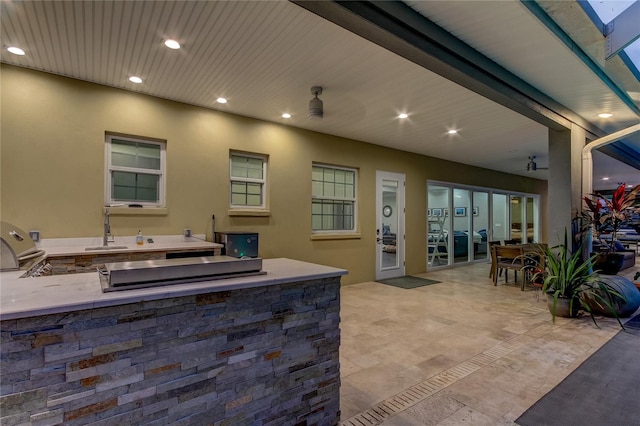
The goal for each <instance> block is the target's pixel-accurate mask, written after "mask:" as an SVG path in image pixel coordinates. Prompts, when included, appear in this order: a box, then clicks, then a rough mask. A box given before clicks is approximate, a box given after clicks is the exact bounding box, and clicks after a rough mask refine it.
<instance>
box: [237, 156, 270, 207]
mask: <svg viewBox="0 0 640 426" xmlns="http://www.w3.org/2000/svg"><path fill="white" fill-rule="evenodd" d="M229 165H230V173H229V175H230V180H231V184H230V194H229V199H230V205H231V208H232V209H233V208H251V209H264V208H265V206H266V202H265V188H266V183H267V159H266V157H264V156H259V155H251V154H239V153H232V154H231V158H230V161H229Z"/></svg>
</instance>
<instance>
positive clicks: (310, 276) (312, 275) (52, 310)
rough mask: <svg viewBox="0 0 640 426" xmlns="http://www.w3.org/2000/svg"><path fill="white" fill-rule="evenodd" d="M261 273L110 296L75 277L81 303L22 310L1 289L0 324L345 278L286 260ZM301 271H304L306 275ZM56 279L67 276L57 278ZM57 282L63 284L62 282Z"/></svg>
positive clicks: (268, 264)
mask: <svg viewBox="0 0 640 426" xmlns="http://www.w3.org/2000/svg"><path fill="white" fill-rule="evenodd" d="M287 267H290V268H292V269H295V271H292V272H289V273H287V272H284V271H283V269H284V268H287ZM263 270H264V271H265V272H266V274H265V275H256V276H249V277H238V278H228V279H222V280H208V281H201V282H194V283H184V284H175V285H170V286H159V287H149V288H144V289H131V290H122V291H116V292H110V293H103V292H102V289H101V287H100V282H99V279H98V277H97V275H96V274H93V273H87V274H75V276H73V277H69V278H73V279H74V280H76V281H77V280H78V279H79V278H78V277H80V278H83V277H84V276H86V280H82V283H78V282H76V283H71V284H68V288H67V289H66V290H68V291H69V292H71V293H72V294H73V293H75V294H76V297H79V296H78V293H77V292H80V293H81V294H82V297H83V298H84V300H77V301H73V300H69V301H68V302H67V301H66V302H58V303H55V302H53V303H51V304H50V305H49V306H33V307H22V308H15V309H14V310H11V309H9V307H8V306H7V304H6V300H4V298H5V297H8V296H7V294H6V292H5V291H4V290H5V289H4V288H3V291H2V294H1V299H2V310H1V311H0V321H7V320H16V319H21V318H27V317H34V316H41V315H50V314H59V313H66V312H73V311H79V310H84V309H96V308H105V307H110V306H117V305H123V304H128V303H138V302H142V301H152V300H160V299H167V298H173V297H183V296H192V295H197V294H205V293H211V292H219V291H229V290H241V289H245V288H255V287H263V286H272V285H278V284H285V283H294V282H297V281H308V280H316V279H323V278H331V277H338V276H342V275H347V274H348V271H347V270H344V269H339V268H334V267H330V266H324V265H318V264H313V263H308V262H303V261H298V260H293V259H286V258H280V259H265V260H263ZM304 270H306V272H305V271H304ZM58 277H68V276H65V275H60V276H58ZM44 278H47V277H44ZM42 279H43V278H23V279H22V278H20V279H18V280H20V281H21V282H23V283H24V284H28V283H27V282H26V281H22V280H42ZM59 279H60V280H63V281H64V278H59ZM11 281H12V284H13V285H15V280H11ZM42 282H43V281H42ZM0 285H2V283H0ZM61 285H65V284H64V283H62V284H57V285H40V286H39V287H38V288H37V290H40V292H36V293H34V298H37V299H38V300H49V298H47V297H46V296H47V293H50V296H51V295H53V294H54V293H56V292H59V289H57V288H56V287H60V286H61ZM2 287H4V286H2ZM0 288H1V287H0ZM42 298H44V299H42ZM23 303H28V302H23Z"/></svg>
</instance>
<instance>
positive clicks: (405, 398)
mask: <svg viewBox="0 0 640 426" xmlns="http://www.w3.org/2000/svg"><path fill="white" fill-rule="evenodd" d="M521 340H522V339H520V336H518V337H515V338H513V339H511V340H509V341H507V342H505V343H504V344H502V345H499V346H495V347H493V348H491V349H488V350H486V351H484V352H482V353H479V354H478V355H475V356H474V357H473V358H471V359H469V360H467V361H464V362H462V363H460V364H458V365H456V366H454V367H451V368H450V369H448V370H445V371H443V372H441V373H438V374H436V375H435V376H432V377H430V378H428V379H427V380H425V381H424V382H422V383H418V384H417V385H414V386H412V387H410V388H409V389H407V390H405V391H403V392H401V393H399V394H397V395H394V396H392V397H391V398H389V399H387V400H385V401H382V402H381V403H379V404H377V405H375V406H373V407H371V408H369V409H368V410H366V411H363V412H361V413H359V414H356V415H355V416H353V417H350V418H348V419H347V420H344V421H342V422H340V426H375V425H379V424H381V423H383V422H384V421H385V420H386V419H388V418H389V417H391V416H393V415H394V414H397V413H399V412H401V411H404V410H406V409H407V408H409V407H412V406H413V405H415V404H417V403H418V402H420V401H423V400H425V399H427V398H429V397H430V396H432V395H433V394H435V393H436V392H439V391H441V390H442V389H444V388H446V387H447V386H450V385H452V384H454V383H456V382H457V381H459V380H461V379H463V378H465V377H466V376H468V375H470V374H472V373H474V372H476V371H478V370H479V369H481V368H482V367H486V366H487V365H489V364H491V363H492V362H494V361H496V360H498V359H499V358H501V357H503V356H505V355H507V354H509V353H510V352H512V351H514V350H515V349H516V348H517V347H518V346H519V345H520V343H521Z"/></svg>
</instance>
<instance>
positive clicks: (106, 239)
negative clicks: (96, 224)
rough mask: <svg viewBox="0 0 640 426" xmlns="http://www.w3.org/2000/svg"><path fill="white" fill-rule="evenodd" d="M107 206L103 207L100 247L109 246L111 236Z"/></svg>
mask: <svg viewBox="0 0 640 426" xmlns="http://www.w3.org/2000/svg"><path fill="white" fill-rule="evenodd" d="M109 207H110V206H109V205H108V204H107V205H106V206H104V235H103V236H102V247H106V246H108V245H109V237H110V236H111V225H110V224H109Z"/></svg>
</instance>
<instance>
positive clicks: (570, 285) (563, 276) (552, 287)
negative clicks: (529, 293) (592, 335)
mask: <svg viewBox="0 0 640 426" xmlns="http://www.w3.org/2000/svg"><path fill="white" fill-rule="evenodd" d="M525 256H527V258H528V262H527V263H528V266H525V268H529V269H530V270H531V271H534V273H533V276H532V278H531V280H532V281H533V282H540V281H541V282H542V292H543V293H544V294H546V296H547V306H548V307H549V312H551V315H552V317H553V322H555V319H556V316H560V317H568V318H572V317H576V316H577V314H578V311H579V310H580V309H582V310H584V311H585V312H588V313H589V314H590V315H591V319H592V320H593V323H594V324H595V325H596V326H598V324H597V322H596V320H595V317H594V316H593V311H592V308H593V307H594V306H597V307H600V308H602V309H603V310H605V309H606V310H607V311H609V312H610V313H611V314H612V316H614V317H615V318H616V319H617V320H618V323H619V324H620V326H621V327H623V326H622V323H621V322H620V319H619V318H618V315H617V313H616V310H615V308H614V300H615V298H616V297H617V298H619V300H624V299H625V298H624V296H622V295H621V294H620V293H619V292H618V291H616V290H615V289H613V288H612V287H611V286H610V285H608V284H607V283H606V282H603V281H601V280H599V276H598V274H597V273H596V272H594V271H593V269H592V261H593V259H594V258H595V257H596V255H594V256H591V257H590V258H589V259H587V260H586V261H583V260H582V256H581V251H580V250H576V251H575V252H573V253H571V252H570V251H569V248H568V245H567V233H566V231H565V236H564V244H560V245H558V246H556V247H548V246H545V245H541V246H540V248H539V250H538V251H537V253H533V254H526V255H525ZM623 328H624V327H623Z"/></svg>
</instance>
